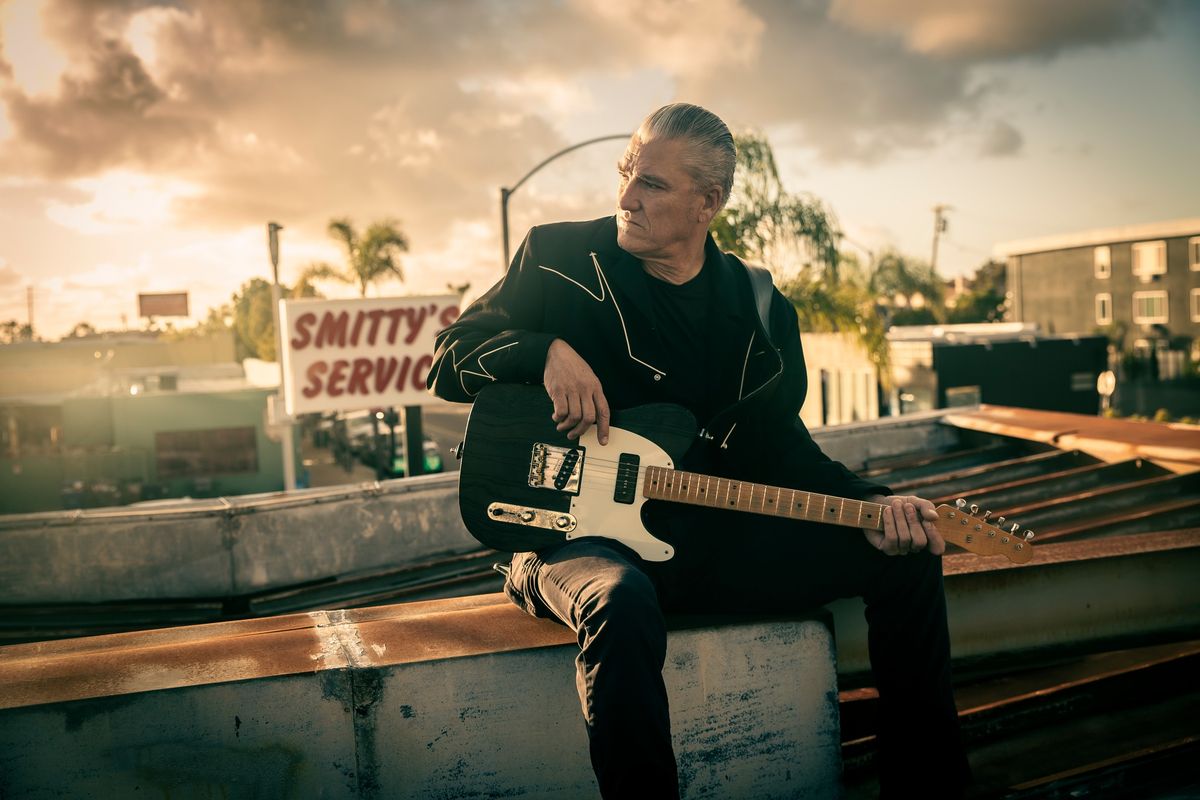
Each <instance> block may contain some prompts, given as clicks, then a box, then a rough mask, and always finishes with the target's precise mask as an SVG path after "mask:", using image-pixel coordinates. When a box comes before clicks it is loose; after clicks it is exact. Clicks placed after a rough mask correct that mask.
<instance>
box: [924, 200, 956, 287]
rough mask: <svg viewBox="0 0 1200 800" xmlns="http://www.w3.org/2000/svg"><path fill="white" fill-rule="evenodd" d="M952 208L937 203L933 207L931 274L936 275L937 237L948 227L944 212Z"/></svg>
mask: <svg viewBox="0 0 1200 800" xmlns="http://www.w3.org/2000/svg"><path fill="white" fill-rule="evenodd" d="M952 208H953V206H947V205H942V204H941V203H938V204H937V205H936V206H934V207H933V254H932V255H931V256H930V257H929V269H930V271H932V272H933V273H935V274H936V273H937V251H938V237H939V236H941V235H942V234H943V233H945V232H946V228H947V227H948V225H947V222H946V217H945V212H947V211H950V210H952Z"/></svg>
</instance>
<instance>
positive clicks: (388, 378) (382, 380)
mask: <svg viewBox="0 0 1200 800" xmlns="http://www.w3.org/2000/svg"><path fill="white" fill-rule="evenodd" d="M397 366H398V365H397V363H396V359H395V358H377V359H375V392H376V393H377V394H383V393H384V392H386V391H387V388H388V384H390V383H391V382H392V376H393V375H395V374H396V367H397Z"/></svg>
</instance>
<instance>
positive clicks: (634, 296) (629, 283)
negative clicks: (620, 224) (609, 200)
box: [587, 216, 654, 330]
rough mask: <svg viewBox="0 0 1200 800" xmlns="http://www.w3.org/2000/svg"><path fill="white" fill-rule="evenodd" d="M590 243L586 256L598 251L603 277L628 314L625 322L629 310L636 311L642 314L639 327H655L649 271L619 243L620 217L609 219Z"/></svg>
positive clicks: (623, 311)
mask: <svg viewBox="0 0 1200 800" xmlns="http://www.w3.org/2000/svg"><path fill="white" fill-rule="evenodd" d="M589 244H590V246H591V251H590V252H589V253H587V255H588V256H589V257H590V256H591V254H592V253H595V254H596V259H597V261H598V262H599V264H600V270H601V271H602V272H603V273H604V274H603V279H604V280H605V281H607V283H608V286H609V288H610V289H611V290H612V291H613V293H614V294H616V295H617V302H618V303H619V304H620V307H621V311H622V313H623V314H625V315H626V323H627V324H628V323H629V322H630V318H629V312H630V311H635V312H637V314H638V315H640V317H641V318H640V319H639V320H636V327H637V328H638V329H639V330H642V329H651V328H653V322H652V321H653V317H654V314H653V309H652V308H651V306H650V290H649V288H648V287H647V285H646V274H645V272H643V271H642V262H641V261H639V260H638V259H637V258H636V257H635V256H632V255H630V254H629V253H627V252H625V251H624V250H622V249H621V248H620V246H618V245H617V218H616V217H615V216H614V217H609V218H608V219H606V220H605V222H604V225H602V226H601V228H600V231H599V232H598V233H597V234H596V235H595V236H594V237H593V238H592V241H591V242H590V243H589Z"/></svg>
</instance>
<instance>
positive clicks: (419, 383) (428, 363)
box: [412, 355, 433, 392]
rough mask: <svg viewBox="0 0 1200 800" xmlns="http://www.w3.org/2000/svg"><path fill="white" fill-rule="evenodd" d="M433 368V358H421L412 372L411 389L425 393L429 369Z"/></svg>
mask: <svg viewBox="0 0 1200 800" xmlns="http://www.w3.org/2000/svg"><path fill="white" fill-rule="evenodd" d="M432 366H433V356H428V355H426V356H421V357H420V358H418V359H417V366H416V368H415V369H414V370H413V384H412V385H413V388H414V389H417V390H418V391H422V392H423V391H425V390H426V389H428V388H429V368H430V367H432Z"/></svg>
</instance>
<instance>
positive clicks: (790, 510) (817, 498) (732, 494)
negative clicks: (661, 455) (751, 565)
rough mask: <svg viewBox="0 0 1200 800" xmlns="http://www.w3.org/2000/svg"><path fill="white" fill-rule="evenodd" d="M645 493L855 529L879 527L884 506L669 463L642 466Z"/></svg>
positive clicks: (682, 501) (881, 524) (710, 505)
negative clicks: (683, 469)
mask: <svg viewBox="0 0 1200 800" xmlns="http://www.w3.org/2000/svg"><path fill="white" fill-rule="evenodd" d="M644 475H645V479H644V485H643V494H644V495H645V496H646V497H647V498H651V499H655V500H672V501H675V502H680V503H688V504H691V505H701V506H708V507H709V508H734V509H737V510H740V511H747V512H750V513H752V514H764V515H770V516H777V517H788V518H790V519H798V520H809V521H812V522H826V523H833V524H835V525H845V526H848V527H856V528H872V529H875V530H880V529H882V528H883V517H882V511H883V508H884V507H883V506H881V505H878V504H876V503H868V502H866V501H863V500H854V499H851V498H844V497H832V496H830V495H824V494H815V493H812V492H806V491H804V490H802V489H788V488H784V487H779V486H766V485H762V484H756V483H748V482H745V481H736V480H732V479H729V478H719V477H715V476H712V475H701V474H700V473H697V472H684V471H682V470H674V469H669V468H667V467H650V466H648V467H645V468H644Z"/></svg>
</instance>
